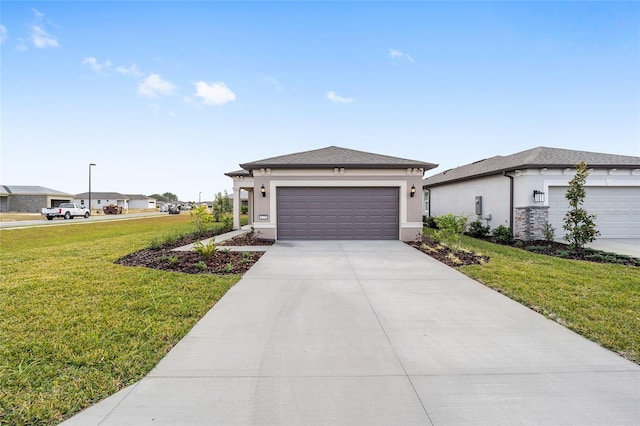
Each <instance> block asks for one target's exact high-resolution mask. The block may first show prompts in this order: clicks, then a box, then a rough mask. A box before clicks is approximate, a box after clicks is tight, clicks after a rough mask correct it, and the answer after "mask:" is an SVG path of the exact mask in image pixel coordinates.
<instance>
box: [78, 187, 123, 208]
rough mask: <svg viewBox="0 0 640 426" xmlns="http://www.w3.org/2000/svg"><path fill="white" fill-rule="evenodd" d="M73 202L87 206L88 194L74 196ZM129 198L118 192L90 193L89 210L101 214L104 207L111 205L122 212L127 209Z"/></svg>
mask: <svg viewBox="0 0 640 426" xmlns="http://www.w3.org/2000/svg"><path fill="white" fill-rule="evenodd" d="M74 202H76V203H80V204H82V205H83V206H88V205H89V193H88V192H83V193H82V194H76V196H75V200H74ZM128 202H129V197H128V196H126V195H122V194H120V193H119V192H93V191H91V210H92V211H98V212H101V211H102V208H103V207H105V206H110V205H111V204H113V205H116V206H119V207H122V209H123V210H126V209H128V208H129V204H128Z"/></svg>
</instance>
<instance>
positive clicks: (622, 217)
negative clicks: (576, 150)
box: [549, 186, 640, 238]
mask: <svg viewBox="0 0 640 426" xmlns="http://www.w3.org/2000/svg"><path fill="white" fill-rule="evenodd" d="M566 192H567V187H564V186H554V187H550V188H549V223H551V224H552V225H553V227H554V228H555V229H556V237H562V236H563V235H564V234H565V230H564V229H562V225H563V224H564V216H565V214H566V212H567V210H568V209H569V202H568V201H567V200H566V198H565V194H566ZM585 192H586V196H585V199H584V205H583V207H584V208H585V209H586V210H587V212H589V213H590V214H595V215H596V220H595V222H596V226H597V229H598V231H600V236H599V237H598V238H640V188H638V187H623V186H620V187H586V188H585Z"/></svg>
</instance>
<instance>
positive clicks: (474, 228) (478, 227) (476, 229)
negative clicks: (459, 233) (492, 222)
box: [467, 220, 491, 238]
mask: <svg viewBox="0 0 640 426" xmlns="http://www.w3.org/2000/svg"><path fill="white" fill-rule="evenodd" d="M490 231H491V228H490V227H489V225H483V224H482V222H480V221H479V220H474V221H473V222H471V223H470V224H469V230H468V231H467V234H469V236H471V237H473V238H482V237H486V236H487V235H489V232H490Z"/></svg>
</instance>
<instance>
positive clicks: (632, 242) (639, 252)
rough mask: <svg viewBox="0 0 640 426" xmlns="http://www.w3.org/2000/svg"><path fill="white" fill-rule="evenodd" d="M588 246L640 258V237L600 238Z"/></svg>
mask: <svg viewBox="0 0 640 426" xmlns="http://www.w3.org/2000/svg"><path fill="white" fill-rule="evenodd" d="M587 246H588V247H591V248H594V249H596V250H603V251H606V252H610V253H618V254H626V255H627V256H633V257H638V258H640V239H638V238H598V239H597V240H595V241H594V242H592V243H589V244H587Z"/></svg>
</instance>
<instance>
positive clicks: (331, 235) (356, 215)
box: [276, 187, 399, 240]
mask: <svg viewBox="0 0 640 426" xmlns="http://www.w3.org/2000/svg"><path fill="white" fill-rule="evenodd" d="M276 196H277V209H278V210H277V211H278V213H277V214H278V220H277V222H278V239H282V240H397V239H398V227H399V222H398V219H399V213H398V188H297V187H296V188H288V187H285V188H278V189H277V194H276Z"/></svg>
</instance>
